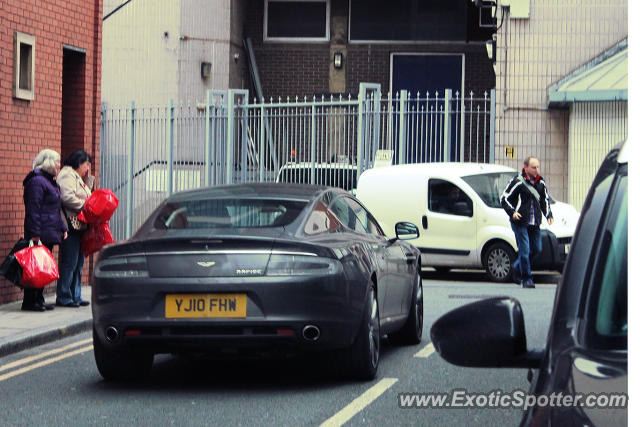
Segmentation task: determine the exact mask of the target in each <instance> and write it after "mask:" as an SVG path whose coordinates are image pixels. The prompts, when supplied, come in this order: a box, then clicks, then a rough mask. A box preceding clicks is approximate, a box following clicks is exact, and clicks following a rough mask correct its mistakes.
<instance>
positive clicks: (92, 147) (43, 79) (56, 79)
mask: <svg viewBox="0 0 640 427" xmlns="http://www.w3.org/2000/svg"><path fill="white" fill-rule="evenodd" d="M0 29H1V30H0V51H1V52H2V56H1V57H2V58H3V60H2V61H0V179H1V180H2V183H3V191H2V192H0V258H2V259H4V256H5V255H6V254H7V253H8V252H9V250H10V248H11V247H12V246H13V244H14V243H15V241H16V240H17V239H18V237H20V236H22V235H23V221H24V205H23V203H22V179H23V178H24V177H25V175H26V174H27V173H28V172H29V170H31V165H32V162H33V158H34V157H35V156H36V154H37V153H38V152H39V151H40V150H42V149H44V148H52V149H54V150H56V151H58V152H61V151H62V152H63V154H67V153H69V152H70V150H71V149H72V148H73V149H75V148H84V149H85V150H86V151H87V152H89V153H90V154H92V155H93V156H94V158H96V161H95V162H94V164H96V165H97V164H99V159H97V157H98V156H97V155H98V152H99V148H98V147H99V136H100V133H99V132H100V84H99V81H100V57H101V34H102V0H94V1H89V0H52V1H47V2H42V1H39V0H8V1H3V2H2V3H0ZM14 31H20V32H23V33H28V34H31V35H33V36H35V99H34V100H32V101H23V100H19V99H14V98H13V95H12V86H13V67H14V46H13V45H14ZM63 44H66V45H71V46H74V47H77V48H80V49H84V50H85V52H86V57H85V66H84V79H83V82H82V86H83V88H82V90H83V91H84V96H83V99H82V100H80V101H79V102H82V103H83V108H79V110H84V112H83V117H80V118H79V120H80V122H79V123H80V124H78V125H77V127H75V128H76V129H82V131H80V133H81V134H80V136H79V137H78V136H74V137H73V138H74V139H73V140H72V141H71V142H65V143H63V142H62V138H61V133H62V69H63V67H62V66H63V53H62V52H63ZM81 80H82V79H81ZM77 119H78V118H77V117H73V121H74V122H75V121H76V120H77ZM74 126H75V125H74ZM69 129H72V128H69ZM72 133H73V132H72ZM72 144H73V145H75V146H74V147H72ZM78 144H81V146H80V147H78V146H77V145H78ZM98 172H99V171H98V170H97V167H96V168H94V173H95V174H97V173H98ZM55 253H57V251H55ZM87 264H90V263H87ZM87 270H88V268H86V269H85V271H87ZM87 274H88V273H87ZM86 278H87V276H86V275H85V280H86ZM53 289H54V287H53V285H51V286H49V287H48V289H47V292H52V291H53ZM21 297H22V292H21V291H20V290H19V289H18V288H17V287H15V286H13V285H12V284H11V283H9V282H7V281H6V280H4V279H0V303H4V302H7V301H12V300H16V299H19V298H21Z"/></svg>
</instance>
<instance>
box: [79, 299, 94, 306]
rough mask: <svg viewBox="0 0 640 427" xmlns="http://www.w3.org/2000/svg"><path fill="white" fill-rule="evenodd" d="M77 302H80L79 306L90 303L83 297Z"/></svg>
mask: <svg viewBox="0 0 640 427" xmlns="http://www.w3.org/2000/svg"><path fill="white" fill-rule="evenodd" d="M78 304H80V306H81V307H86V306H88V305H89V304H91V303H90V302H89V301H87V300H85V299H81V300H80V301H79V302H78Z"/></svg>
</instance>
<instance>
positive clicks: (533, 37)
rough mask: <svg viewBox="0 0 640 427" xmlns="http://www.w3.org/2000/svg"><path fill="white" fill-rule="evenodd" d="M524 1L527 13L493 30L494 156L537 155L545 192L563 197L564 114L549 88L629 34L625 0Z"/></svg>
mask: <svg viewBox="0 0 640 427" xmlns="http://www.w3.org/2000/svg"><path fill="white" fill-rule="evenodd" d="M525 2H526V0H525ZM519 3H522V2H519ZM529 3H530V4H529V6H530V14H529V18H526V19H513V18H511V17H509V16H508V15H507V17H506V18H505V20H504V22H503V24H502V27H501V28H500V30H499V31H498V33H497V64H496V92H497V103H496V111H497V117H496V151H495V159H496V163H500V164H505V165H508V166H511V167H514V168H517V169H520V168H521V167H522V161H523V159H524V158H525V157H527V156H530V155H533V156H536V157H538V158H540V161H541V174H542V175H543V176H544V177H545V179H546V180H547V183H548V184H549V187H550V191H551V193H552V194H553V195H554V197H556V198H558V199H559V200H563V201H566V200H568V188H569V185H568V184H569V178H568V174H569V170H568V164H569V154H568V139H569V111H568V110H548V109H547V99H548V87H549V86H550V85H551V84H553V83H555V82H557V81H558V80H560V79H562V78H563V77H565V76H566V75H567V74H569V73H570V72H571V71H573V70H575V69H576V68H578V67H579V66H580V65H582V64H583V63H585V62H587V61H589V60H590V59H592V58H594V57H595V56H597V55H599V54H600V53H601V52H602V51H603V50H605V49H606V48H608V47H610V46H612V45H614V44H615V43H616V42H618V41H620V40H622V39H623V38H624V37H625V36H626V35H627V0H610V1H606V2H584V1H581V0H535V1H534V0H531V1H530V2H529ZM500 16H501V12H500V10H499V11H498V22H500ZM507 146H513V147H515V148H516V150H515V158H514V159H510V158H508V157H507V156H506V155H505V147H507Z"/></svg>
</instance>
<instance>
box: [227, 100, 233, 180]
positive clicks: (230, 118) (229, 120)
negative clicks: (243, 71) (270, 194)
mask: <svg viewBox="0 0 640 427" xmlns="http://www.w3.org/2000/svg"><path fill="white" fill-rule="evenodd" d="M227 94H228V95H227V149H226V162H227V179H226V182H225V184H232V183H233V170H234V167H233V166H234V165H233V103H234V98H235V96H234V95H233V93H232V92H231V90H229V91H228V92H227Z"/></svg>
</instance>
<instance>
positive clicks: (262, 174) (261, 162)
mask: <svg viewBox="0 0 640 427" xmlns="http://www.w3.org/2000/svg"><path fill="white" fill-rule="evenodd" d="M264 113H265V108H264V99H263V100H262V103H261V104H260V159H259V164H260V166H259V167H260V182H264V130H265V129H264V125H265V123H264Z"/></svg>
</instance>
